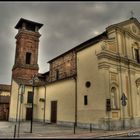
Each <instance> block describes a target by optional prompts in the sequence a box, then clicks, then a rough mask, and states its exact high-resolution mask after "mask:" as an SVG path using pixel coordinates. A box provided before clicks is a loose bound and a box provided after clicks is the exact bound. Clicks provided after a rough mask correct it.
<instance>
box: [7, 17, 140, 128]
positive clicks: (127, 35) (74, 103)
mask: <svg viewBox="0 0 140 140" xmlns="http://www.w3.org/2000/svg"><path fill="white" fill-rule="evenodd" d="M42 26H43V24H41V23H37V22H34V21H30V20H27V19H24V18H21V19H20V20H19V22H18V23H17V25H16V26H15V28H16V29H17V30H18V33H17V35H16V36H15V38H16V51H15V62H14V66H13V69H12V79H11V93H10V94H11V99H10V112H9V121H16V120H18V119H20V120H22V121H26V120H30V119H31V117H32V113H33V120H34V121H39V122H44V123H56V124H58V125H67V126H73V124H74V123H75V124H76V125H77V126H79V127H89V126H90V124H91V125H92V128H94V129H104V130H109V129H111V130H113V129H114V130H116V129H122V128H134V127H139V126H140V23H139V21H138V20H137V19H136V18H130V19H128V20H126V21H122V22H120V23H117V24H113V25H110V26H108V27H107V28H106V29H105V31H104V32H103V33H101V34H100V35H98V36H96V37H94V38H91V39H89V40H87V41H85V42H83V43H81V44H80V45H78V46H75V47H74V48H72V49H70V50H68V51H67V52H65V53H63V54H61V55H59V56H57V57H55V58H53V59H52V60H50V61H48V63H49V66H50V68H49V71H46V72H45V73H39V72H38V70H39V66H38V50H39V49H41V47H39V38H40V37H41V34H40V33H39V29H40V28H41V27H42ZM32 111H33V112H32Z"/></svg>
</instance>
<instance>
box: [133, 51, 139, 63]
mask: <svg viewBox="0 0 140 140" xmlns="http://www.w3.org/2000/svg"><path fill="white" fill-rule="evenodd" d="M134 53H135V54H134V56H135V59H136V61H137V62H138V63H140V60H139V50H138V49H134Z"/></svg>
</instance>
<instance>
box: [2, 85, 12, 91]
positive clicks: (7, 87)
mask: <svg viewBox="0 0 140 140" xmlns="http://www.w3.org/2000/svg"><path fill="white" fill-rule="evenodd" d="M10 90H11V85H4V84H0V91H8V92H10Z"/></svg>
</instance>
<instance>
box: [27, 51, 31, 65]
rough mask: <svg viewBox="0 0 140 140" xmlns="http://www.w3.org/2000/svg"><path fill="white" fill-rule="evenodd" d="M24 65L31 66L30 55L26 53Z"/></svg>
mask: <svg viewBox="0 0 140 140" xmlns="http://www.w3.org/2000/svg"><path fill="white" fill-rule="evenodd" d="M26 64H31V53H29V52H27V53H26Z"/></svg>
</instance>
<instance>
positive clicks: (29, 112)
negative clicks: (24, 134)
mask: <svg viewBox="0 0 140 140" xmlns="http://www.w3.org/2000/svg"><path fill="white" fill-rule="evenodd" d="M31 116H32V108H26V120H31Z"/></svg>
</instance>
